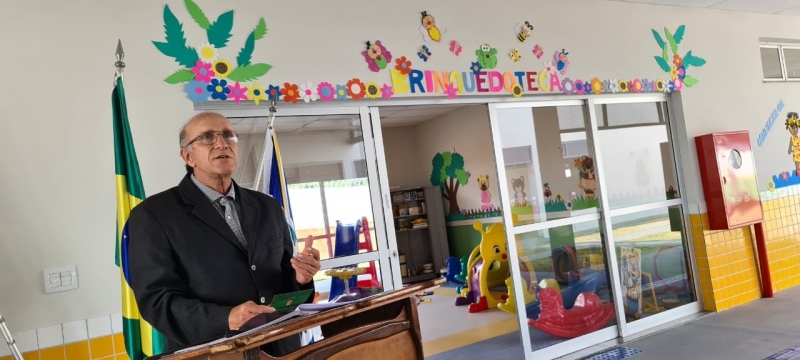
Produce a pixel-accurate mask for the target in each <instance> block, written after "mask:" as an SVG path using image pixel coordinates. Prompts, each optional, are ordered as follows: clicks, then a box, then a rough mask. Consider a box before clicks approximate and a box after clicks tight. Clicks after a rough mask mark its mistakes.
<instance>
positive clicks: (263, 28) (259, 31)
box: [253, 18, 267, 40]
mask: <svg viewBox="0 0 800 360" xmlns="http://www.w3.org/2000/svg"><path fill="white" fill-rule="evenodd" d="M253 33H254V34H255V39H256V40H261V39H262V38H263V37H264V36H266V35H267V23H266V21H264V18H261V19H260V20H258V25H256V29H255V30H253Z"/></svg>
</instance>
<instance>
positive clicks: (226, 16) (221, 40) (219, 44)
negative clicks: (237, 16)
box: [206, 10, 233, 49]
mask: <svg viewBox="0 0 800 360" xmlns="http://www.w3.org/2000/svg"><path fill="white" fill-rule="evenodd" d="M231 29H233V10H231V11H228V12H226V13H223V14H221V15H220V16H219V17H217V21H215V22H214V23H213V24H211V26H209V28H208V30H206V34H208V42H209V43H210V44H211V45H214V47H216V48H217V49H221V48H224V47H225V46H227V45H228V39H230V38H231Z"/></svg>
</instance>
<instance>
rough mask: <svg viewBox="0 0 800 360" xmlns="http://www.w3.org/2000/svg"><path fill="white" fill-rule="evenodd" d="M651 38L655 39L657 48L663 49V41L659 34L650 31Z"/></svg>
mask: <svg viewBox="0 0 800 360" xmlns="http://www.w3.org/2000/svg"><path fill="white" fill-rule="evenodd" d="M652 31H653V37H654V38H656V42H657V43H658V47H660V48H662V49H663V48H664V39H662V38H661V34H659V33H658V31H656V30H655V29H652Z"/></svg>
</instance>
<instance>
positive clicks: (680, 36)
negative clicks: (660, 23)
mask: <svg viewBox="0 0 800 360" xmlns="http://www.w3.org/2000/svg"><path fill="white" fill-rule="evenodd" d="M685 32H686V25H681V26H678V29H677V30H675V36H673V38H674V39H675V43H677V44H680V43H681V40H683V34H684V33H685Z"/></svg>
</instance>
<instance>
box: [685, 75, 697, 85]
mask: <svg viewBox="0 0 800 360" xmlns="http://www.w3.org/2000/svg"><path fill="white" fill-rule="evenodd" d="M699 81H700V80H697V79H695V78H694V77H692V76H691V75H686V77H685V78H683V85H686V86H687V87H692V86H695V85H697V83H698V82H699Z"/></svg>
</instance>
